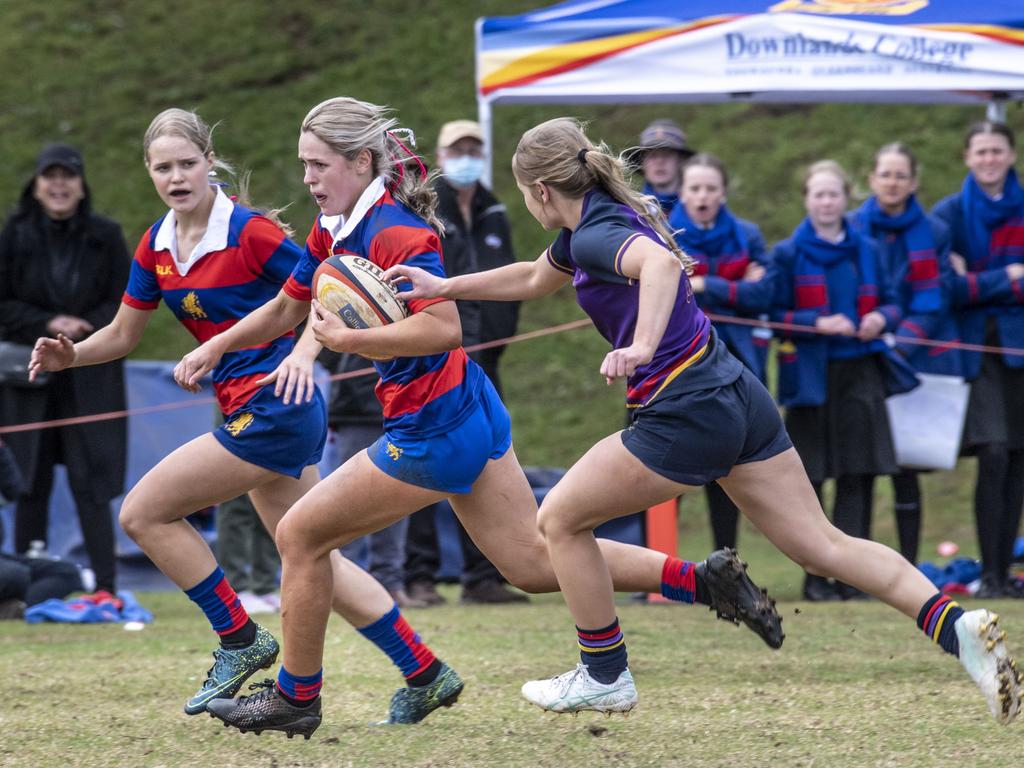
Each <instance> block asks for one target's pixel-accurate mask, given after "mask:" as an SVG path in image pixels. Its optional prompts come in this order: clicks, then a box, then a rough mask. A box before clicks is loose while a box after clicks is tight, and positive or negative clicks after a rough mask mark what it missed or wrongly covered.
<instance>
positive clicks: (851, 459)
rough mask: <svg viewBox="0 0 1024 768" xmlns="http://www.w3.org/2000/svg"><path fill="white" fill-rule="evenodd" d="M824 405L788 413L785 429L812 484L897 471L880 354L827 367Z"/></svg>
mask: <svg viewBox="0 0 1024 768" xmlns="http://www.w3.org/2000/svg"><path fill="white" fill-rule="evenodd" d="M827 398H828V399H827V400H826V401H825V404H824V405H818V406H809V407H796V408H788V409H787V411H786V429H787V430H788V431H789V436H790V438H791V439H792V441H793V445H794V446H795V447H796V450H797V453H799V454H800V458H801V460H802V461H803V463H804V468H805V469H806V470H807V475H808V477H810V479H811V482H813V483H820V482H823V481H824V480H826V479H827V478H834V477H844V476H846V475H891V474H895V473H896V472H897V471H898V467H897V466H896V452H895V450H894V448H893V445H892V431H891V430H890V428H889V413H888V411H887V410H886V408H885V380H884V378H883V372H882V360H881V357H880V356H879V355H877V354H875V355H868V356H866V357H858V358H854V359H853V360H832V361H830V362H829V364H828V394H827Z"/></svg>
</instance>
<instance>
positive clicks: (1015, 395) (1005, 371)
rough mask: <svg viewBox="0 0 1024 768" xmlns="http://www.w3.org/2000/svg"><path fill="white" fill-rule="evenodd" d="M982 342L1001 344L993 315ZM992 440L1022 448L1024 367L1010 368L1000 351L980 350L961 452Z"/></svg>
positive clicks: (1023, 429) (995, 345)
mask: <svg viewBox="0 0 1024 768" xmlns="http://www.w3.org/2000/svg"><path fill="white" fill-rule="evenodd" d="M985 344H986V345H988V346H993V347H998V346H1000V345H1001V344H1000V339H999V328H998V327H997V326H996V323H995V318H989V321H988V323H987V324H986V326H985ZM991 443H1005V444H1006V446H1007V448H1009V450H1011V451H1019V450H1024V369H1018V368H1010V367H1009V366H1007V365H1006V363H1005V361H1004V360H1003V356H1002V355H992V354H982V356H981V372H980V373H979V374H978V378H976V379H975V380H974V381H972V382H971V395H970V398H969V399H968V401H967V418H966V420H965V423H964V437H963V441H962V442H961V444H960V452H961V453H962V454H964V455H967V456H970V455H972V454H974V453H975V452H976V451H977V449H978V448H979V447H981V446H983V445H989V444H991Z"/></svg>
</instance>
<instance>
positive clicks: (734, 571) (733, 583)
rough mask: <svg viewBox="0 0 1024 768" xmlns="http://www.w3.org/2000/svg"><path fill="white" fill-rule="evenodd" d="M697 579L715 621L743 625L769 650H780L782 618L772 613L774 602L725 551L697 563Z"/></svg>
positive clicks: (718, 551)
mask: <svg viewBox="0 0 1024 768" xmlns="http://www.w3.org/2000/svg"><path fill="white" fill-rule="evenodd" d="M697 575H698V576H699V577H700V578H702V579H703V580H704V583H705V584H706V585H707V588H708V593H709V594H710V595H711V605H710V608H711V610H713V611H715V612H716V613H717V614H718V618H720V619H725V620H726V621H731V622H732V623H733V624H739V623H740V622H741V621H742V622H743V623H744V624H746V625H747V627H749V628H750V629H751V631H753V632H754V634H756V635H757V636H758V637H760V638H761V639H762V640H764V641H765V643H767V644H768V646H769V647H771V648H781V647H782V641H783V640H785V638H786V635H785V633H783V631H782V617H781V616H779V614H778V612H777V611H776V610H775V601H774V600H772V599H771V598H770V597H768V590H766V589H764V588H763V587H758V586H757V585H756V584H755V583H754V582H753V581H751V580H750V577H749V576H747V564H746V563H744V562H742V561H741V560H740V559H739V558H738V557H736V552H734V551H733V550H731V549H729V548H728V547H726V548H725V549H718V550H715V551H714V552H712V553H711V554H710V555H708V557H707V560H704V561H702V562H700V563H697Z"/></svg>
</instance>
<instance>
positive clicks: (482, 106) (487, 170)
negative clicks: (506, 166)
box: [476, 97, 494, 189]
mask: <svg viewBox="0 0 1024 768" xmlns="http://www.w3.org/2000/svg"><path fill="white" fill-rule="evenodd" d="M476 112H477V117H478V122H479V123H480V132H481V133H483V135H484V175H483V177H482V179H481V181H483V183H484V186H485V187H487V188H488V189H491V188H492V187H493V176H494V139H493V136H492V131H491V102H490V100H489V99H486V98H480V97H478V98H477V100H476Z"/></svg>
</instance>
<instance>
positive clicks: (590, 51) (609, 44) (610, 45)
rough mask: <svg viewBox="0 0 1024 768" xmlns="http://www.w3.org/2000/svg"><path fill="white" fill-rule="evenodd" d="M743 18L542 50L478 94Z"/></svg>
mask: <svg viewBox="0 0 1024 768" xmlns="http://www.w3.org/2000/svg"><path fill="white" fill-rule="evenodd" d="M742 16H743V14H732V15H729V16H708V17H706V18H703V19H697V20H696V21H692V22H688V23H686V24H679V25H676V26H672V27H662V28H659V29H647V30H643V31H640V32H627V33H625V34H622V35H612V36H611V37H602V38H599V39H594V40H582V41H579V42H575V43H566V44H565V45H556V46H553V47H551V48H544V49H543V50H540V51H536V52H535V53H530V54H528V55H526V56H522V57H521V58H518V59H515V60H514V61H512V62H511V63H509V64H506V65H504V66H501V67H499V68H498V69H496V70H494V71H493V72H490V73H489V74H487V75H485V76H484V77H483V78H482V79H481V81H480V93H482V94H484V95H487V94H489V93H491V92H493V91H496V90H499V89H501V88H516V87H520V86H523V85H529V84H530V83H534V82H537V81H538V80H543V79H544V78H546V77H551V76H553V75H559V74H562V73H563V72H570V71H572V70H574V69H579V68H580V67H585V66H587V65H588V64H593V63H594V62H595V61H601V60H602V59H607V58H609V57H611V56H615V55H617V54H620V53H622V52H623V51H628V50H630V49H631V48H637V47H639V46H641V45H646V44H648V43H652V42H655V41H657V40H664V39H665V38H669V37H673V36H676V35H683V34H686V33H687V32H694V31H696V30H698V29H705V28H707V27H713V26H715V25H716V24H724V23H725V22H728V21H734V20H735V19H738V18H741V17H742ZM495 53H497V52H495ZM490 55H495V54H490ZM487 56H488V54H484V58H485V59H486V58H487Z"/></svg>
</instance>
